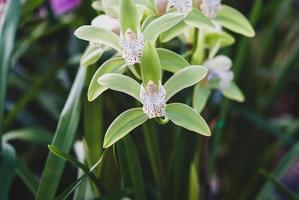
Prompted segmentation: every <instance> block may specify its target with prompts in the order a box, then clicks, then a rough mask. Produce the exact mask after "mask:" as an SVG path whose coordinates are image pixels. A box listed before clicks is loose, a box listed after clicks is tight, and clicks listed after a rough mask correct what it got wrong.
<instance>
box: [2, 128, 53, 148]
mask: <svg viewBox="0 0 299 200" xmlns="http://www.w3.org/2000/svg"><path fill="white" fill-rule="evenodd" d="M52 139H53V135H52V134H51V133H49V132H48V131H46V130H43V129H30V128H26V129H19V130H13V131H9V132H7V133H5V134H4V135H3V141H4V142H9V141H11V140H21V141H26V142H32V143H37V144H50V143H51V142H52Z"/></svg>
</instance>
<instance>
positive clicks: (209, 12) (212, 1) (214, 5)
mask: <svg viewBox="0 0 299 200" xmlns="http://www.w3.org/2000/svg"><path fill="white" fill-rule="evenodd" d="M220 7H221V0H203V1H202V3H201V5H200V9H201V11H202V12H203V14H204V15H205V16H207V17H210V18H215V17H216V16H217V14H218V11H219V9H220Z"/></svg>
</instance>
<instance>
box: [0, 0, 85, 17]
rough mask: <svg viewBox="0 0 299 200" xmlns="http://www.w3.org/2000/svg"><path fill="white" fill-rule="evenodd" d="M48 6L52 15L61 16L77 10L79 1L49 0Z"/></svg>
mask: <svg viewBox="0 0 299 200" xmlns="http://www.w3.org/2000/svg"><path fill="white" fill-rule="evenodd" d="M0 1H2V0H0ZM50 4H51V7H52V9H53V11H54V13H55V14H56V15H61V14H63V13H67V12H70V11H72V10H74V9H75V8H77V7H78V6H79V4H80V0H50Z"/></svg>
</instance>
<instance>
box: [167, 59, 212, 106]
mask: <svg viewBox="0 0 299 200" xmlns="http://www.w3.org/2000/svg"><path fill="white" fill-rule="evenodd" d="M207 71H208V70H207V69H206V68H204V67H202V66H200V65H191V66H189V67H186V68H183V69H181V70H179V71H178V72H177V73H175V74H174V75H173V76H172V77H171V78H170V79H168V81H167V82H166V83H165V84H164V87H165V90H166V101H168V100H169V99H170V98H171V97H172V96H173V95H175V94H176V93H178V92H179V91H181V90H182V89H185V88H187V87H190V86H192V85H195V84H196V83H198V82H199V81H201V80H202V79H203V78H204V77H205V76H206V74H207Z"/></svg>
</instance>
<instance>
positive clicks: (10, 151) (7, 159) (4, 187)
mask: <svg viewBox="0 0 299 200" xmlns="http://www.w3.org/2000/svg"><path fill="white" fill-rule="evenodd" d="M16 164H17V162H16V152H15V150H14V148H13V147H12V146H10V145H9V144H6V143H4V144H3V149H2V152H1V166H0V182H1V192H0V199H3V200H5V199H8V194H9V191H10V187H11V184H12V181H13V178H14V174H15V168H16Z"/></svg>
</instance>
